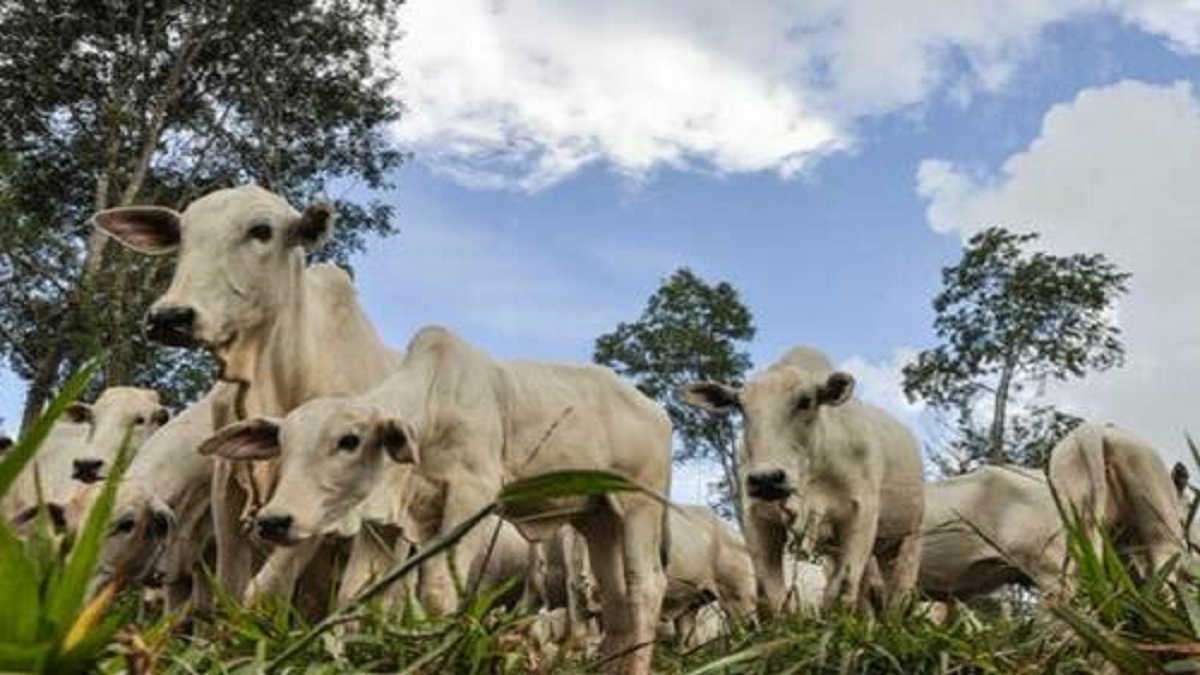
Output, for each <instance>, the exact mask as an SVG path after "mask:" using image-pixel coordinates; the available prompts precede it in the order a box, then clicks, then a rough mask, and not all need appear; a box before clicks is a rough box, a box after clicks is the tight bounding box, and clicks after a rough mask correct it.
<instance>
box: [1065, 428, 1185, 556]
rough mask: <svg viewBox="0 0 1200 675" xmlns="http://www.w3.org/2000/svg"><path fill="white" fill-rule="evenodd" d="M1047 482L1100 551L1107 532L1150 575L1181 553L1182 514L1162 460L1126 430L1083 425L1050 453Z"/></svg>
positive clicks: (1183, 547)
mask: <svg viewBox="0 0 1200 675" xmlns="http://www.w3.org/2000/svg"><path fill="white" fill-rule="evenodd" d="M1050 482H1051V483H1052V484H1053V485H1054V488H1055V490H1057V491H1058V494H1059V495H1060V497H1061V498H1062V501H1063V504H1064V506H1065V507H1066V508H1067V509H1068V511H1069V512H1071V513H1075V514H1078V517H1079V518H1080V519H1081V524H1082V526H1083V528H1084V532H1085V533H1086V534H1087V537H1088V540H1089V541H1090V542H1091V543H1092V546H1093V547H1094V548H1095V550H1099V546H1100V537H1101V534H1100V533H1101V531H1107V532H1108V533H1109V534H1110V536H1111V537H1112V541H1113V543H1114V544H1115V546H1116V548H1117V550H1118V551H1120V552H1121V553H1123V554H1127V555H1129V556H1130V558H1131V559H1132V561H1133V563H1134V564H1135V565H1136V566H1137V567H1138V569H1139V570H1140V571H1141V572H1142V573H1144V574H1148V573H1150V572H1151V571H1153V570H1156V569H1158V568H1160V567H1162V566H1163V564H1165V563H1166V562H1167V561H1168V560H1170V559H1171V558H1172V557H1173V556H1175V555H1177V554H1180V553H1182V552H1184V550H1185V549H1186V543H1185V539H1184V532H1183V518H1184V514H1183V512H1182V510H1181V509H1180V504H1179V498H1178V492H1177V491H1176V489H1175V486H1174V485H1173V483H1172V480H1171V474H1170V472H1168V471H1167V467H1166V464H1164V463H1163V461H1162V458H1160V457H1159V456H1158V453H1157V452H1155V451H1154V448H1152V447H1150V446H1149V445H1147V444H1146V443H1145V442H1143V441H1142V440H1140V439H1138V438H1137V437H1135V436H1134V435H1132V434H1130V433H1129V432H1127V431H1125V430H1123V429H1119V428H1117V427H1115V426H1112V425H1101V424H1083V425H1081V426H1080V427H1079V428H1077V429H1075V431H1072V432H1071V433H1070V434H1069V435H1068V436H1067V437H1066V438H1064V439H1063V440H1062V441H1060V442H1059V444H1058V445H1056V446H1054V449H1053V450H1051V451H1050Z"/></svg>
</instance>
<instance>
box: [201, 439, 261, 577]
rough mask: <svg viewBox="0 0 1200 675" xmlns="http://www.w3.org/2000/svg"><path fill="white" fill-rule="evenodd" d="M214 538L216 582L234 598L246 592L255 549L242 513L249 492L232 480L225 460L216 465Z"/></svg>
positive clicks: (213, 481)
mask: <svg viewBox="0 0 1200 675" xmlns="http://www.w3.org/2000/svg"><path fill="white" fill-rule="evenodd" d="M211 492H212V518H213V538H214V539H215V540H216V545H217V581H219V582H220V584H221V586H222V587H223V588H224V590H225V591H226V592H227V593H229V594H230V595H231V596H233V597H235V598H240V597H242V595H243V594H244V593H245V590H246V586H247V585H248V584H249V583H250V576H251V574H252V569H253V565H254V549H253V548H252V547H251V545H250V543H249V542H248V541H247V540H246V536H245V535H244V534H243V532H242V522H241V516H242V511H243V509H244V508H245V505H246V494H245V492H243V491H242V489H241V488H240V487H238V486H237V484H236V483H235V482H234V480H233V466H232V465H231V464H230V463H229V462H227V461H224V460H217V461H216V462H215V463H214V464H213V477H212V491H211Z"/></svg>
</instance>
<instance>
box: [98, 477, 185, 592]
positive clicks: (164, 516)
mask: <svg viewBox="0 0 1200 675" xmlns="http://www.w3.org/2000/svg"><path fill="white" fill-rule="evenodd" d="M175 525H176V523H175V514H174V512H173V511H172V510H171V507H170V506H168V505H167V504H165V503H163V502H161V501H159V500H158V499H155V498H152V497H149V496H146V495H137V496H136V497H135V498H126V499H124V500H123V501H122V503H121V505H119V506H118V507H117V508H116V509H114V510H113V519H112V525H111V526H110V527H109V531H108V536H107V538H106V539H105V541H104V546H103V548H102V549H101V552H100V560H99V563H98V569H97V574H98V575H99V577H100V578H101V579H103V580H108V579H110V578H113V577H114V576H120V577H121V578H122V579H130V580H137V581H141V582H143V583H145V582H149V581H150V580H151V579H152V577H153V573H154V570H155V569H156V567H155V563H156V562H157V561H158V559H159V557H160V556H161V555H162V552H163V550H164V549H165V547H166V545H167V543H168V541H169V538H170V537H171V536H172V533H173V531H174V530H175V529H176V528H175Z"/></svg>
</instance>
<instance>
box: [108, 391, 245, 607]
mask: <svg viewBox="0 0 1200 675" xmlns="http://www.w3.org/2000/svg"><path fill="white" fill-rule="evenodd" d="M235 389H236V388H235V387H234V386H233V385H230V384H226V383H217V385H216V386H214V387H213V388H212V389H211V390H210V391H209V392H208V393H207V394H205V395H204V397H203V398H201V399H200V400H199V401H197V402H196V403H194V404H192V405H191V406H189V407H188V408H187V409H186V410H184V411H183V412H182V413H180V414H179V415H177V416H175V417H174V418H173V419H171V421H169V422H167V424H166V425H165V426H164V427H163V428H162V429H159V430H158V432H157V433H155V434H154V435H153V436H151V437H150V438H149V439H147V441H146V443H145V444H144V445H143V446H142V448H141V450H140V451H139V452H138V454H137V456H136V457H134V459H133V462H132V463H131V464H130V465H129V469H128V470H127V471H126V472H125V477H124V480H123V481H122V482H121V486H120V488H119V489H118V491H117V497H116V502H115V504H114V508H113V526H112V528H111V529H110V531H109V535H108V538H107V539H106V540H105V543H104V549H103V551H102V554H101V563H100V576H101V578H102V579H104V578H107V577H110V576H112V575H113V574H116V573H118V572H119V573H120V574H122V575H124V577H125V579H126V580H128V581H132V582H140V583H149V584H151V585H157V584H158V583H162V584H163V587H164V589H165V591H166V593H165V596H166V605H167V607H168V608H175V607H179V606H180V605H181V604H182V603H183V602H184V601H186V600H187V599H189V597H190V598H192V606H193V607H197V608H201V609H205V608H207V605H208V596H207V593H206V588H205V586H204V584H199V583H197V582H199V581H200V580H201V579H202V578H203V576H202V575H199V574H198V572H199V565H200V562H201V560H202V558H203V557H204V555H205V553H206V551H207V549H208V548H210V547H211V546H212V545H213V541H212V511H211V508H210V507H211V502H210V493H211V486H212V473H213V462H212V460H211V459H210V458H208V457H202V456H200V454H199V453H197V452H196V449H197V448H199V447H200V444H201V443H203V442H204V441H205V440H206V439H207V438H208V437H210V436H212V434H213V430H214V428H215V426H216V423H215V422H214V415H215V414H217V412H216V411H217V409H218V408H221V407H222V406H225V407H228V406H229V405H231V403H230V402H229V401H228V399H229V398H230V397H232V396H233V395H234V393H235Z"/></svg>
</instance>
